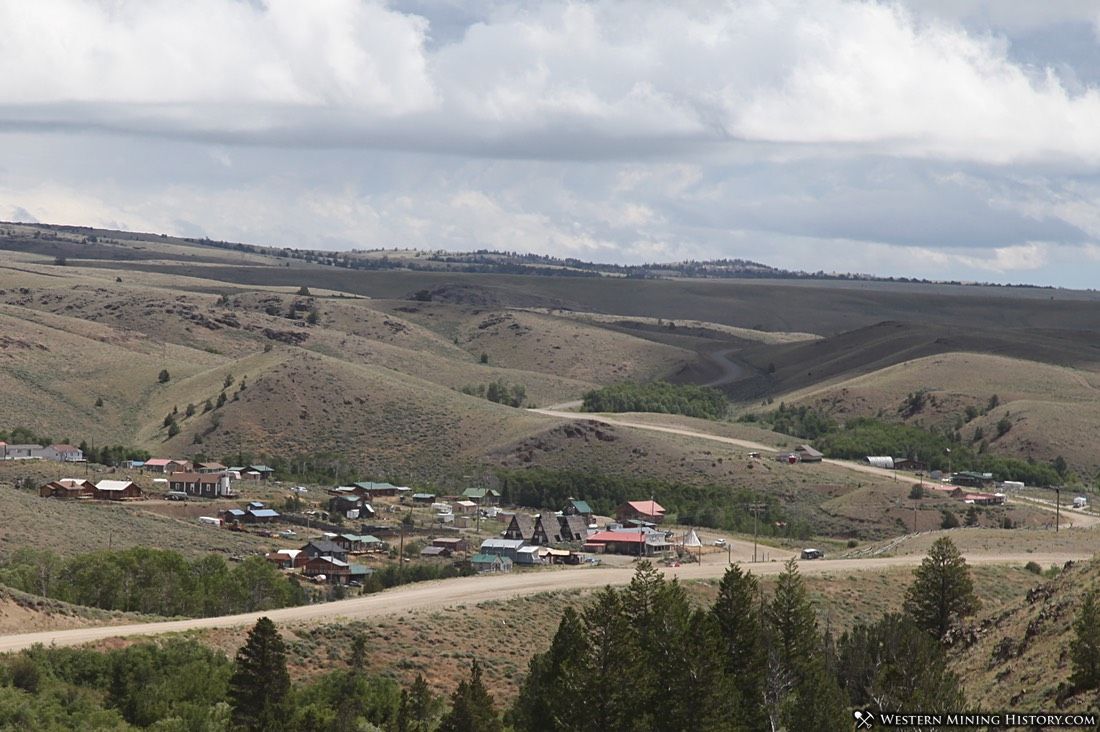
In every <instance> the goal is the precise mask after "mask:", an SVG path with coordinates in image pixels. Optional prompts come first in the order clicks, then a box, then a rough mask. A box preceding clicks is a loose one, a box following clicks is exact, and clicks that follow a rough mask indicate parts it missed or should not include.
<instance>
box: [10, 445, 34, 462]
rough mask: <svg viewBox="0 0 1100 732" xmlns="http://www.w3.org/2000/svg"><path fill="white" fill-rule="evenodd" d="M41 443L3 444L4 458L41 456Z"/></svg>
mask: <svg viewBox="0 0 1100 732" xmlns="http://www.w3.org/2000/svg"><path fill="white" fill-rule="evenodd" d="M42 450H43V447H42V446H41V445H5V446H4V458H5V459H6V460H38V459H40V458H41V457H42V454H41V453H42Z"/></svg>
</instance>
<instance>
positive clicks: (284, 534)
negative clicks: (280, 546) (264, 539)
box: [279, 529, 298, 539]
mask: <svg viewBox="0 0 1100 732" xmlns="http://www.w3.org/2000/svg"><path fill="white" fill-rule="evenodd" d="M279 536H281V537H283V538H284V539H294V538H296V537H297V536H298V532H296V531H291V530H290V529H284V530H282V531H280V532H279Z"/></svg>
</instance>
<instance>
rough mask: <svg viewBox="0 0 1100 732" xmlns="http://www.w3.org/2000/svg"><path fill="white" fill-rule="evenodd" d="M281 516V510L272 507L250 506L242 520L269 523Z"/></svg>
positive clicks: (251, 522) (247, 522)
mask: <svg viewBox="0 0 1100 732" xmlns="http://www.w3.org/2000/svg"><path fill="white" fill-rule="evenodd" d="M278 518H279V512H278V511H276V510H274V509H271V508H250V509H248V510H247V511H245V512H244V516H243V517H242V519H241V520H242V521H244V522H245V523H246V524H269V523H271V522H272V521H276V520H278Z"/></svg>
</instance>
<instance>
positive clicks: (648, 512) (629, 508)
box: [615, 501, 665, 524]
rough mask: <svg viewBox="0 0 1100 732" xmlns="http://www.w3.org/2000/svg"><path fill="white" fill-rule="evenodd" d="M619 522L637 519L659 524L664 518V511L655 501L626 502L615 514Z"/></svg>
mask: <svg viewBox="0 0 1100 732" xmlns="http://www.w3.org/2000/svg"><path fill="white" fill-rule="evenodd" d="M615 516H616V518H618V519H619V520H620V521H629V520H631V519H638V520H641V521H649V522H651V523H655V524H656V523H660V522H661V521H662V520H663V519H664V517H665V509H664V507H663V506H661V504H659V503H657V502H656V501H627V502H626V503H624V504H623V505H621V506H619V508H618V509H617V510H616V512H615Z"/></svg>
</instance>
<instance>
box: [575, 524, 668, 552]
mask: <svg viewBox="0 0 1100 732" xmlns="http://www.w3.org/2000/svg"><path fill="white" fill-rule="evenodd" d="M584 546H585V549H586V550H590V551H595V552H602V553H604V554H629V555H631V556H647V557H651V556H653V555H654V554H660V553H662V552H665V551H668V549H669V546H670V545H669V543H668V540H667V539H666V538H665V536H664V534H662V533H661V532H659V531H652V530H651V531H645V530H638V531H635V530H625V529H624V530H618V531H597V532H596V533H595V534H592V535H591V536H589V537H588V539H587V540H586V541H585V543H584Z"/></svg>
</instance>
